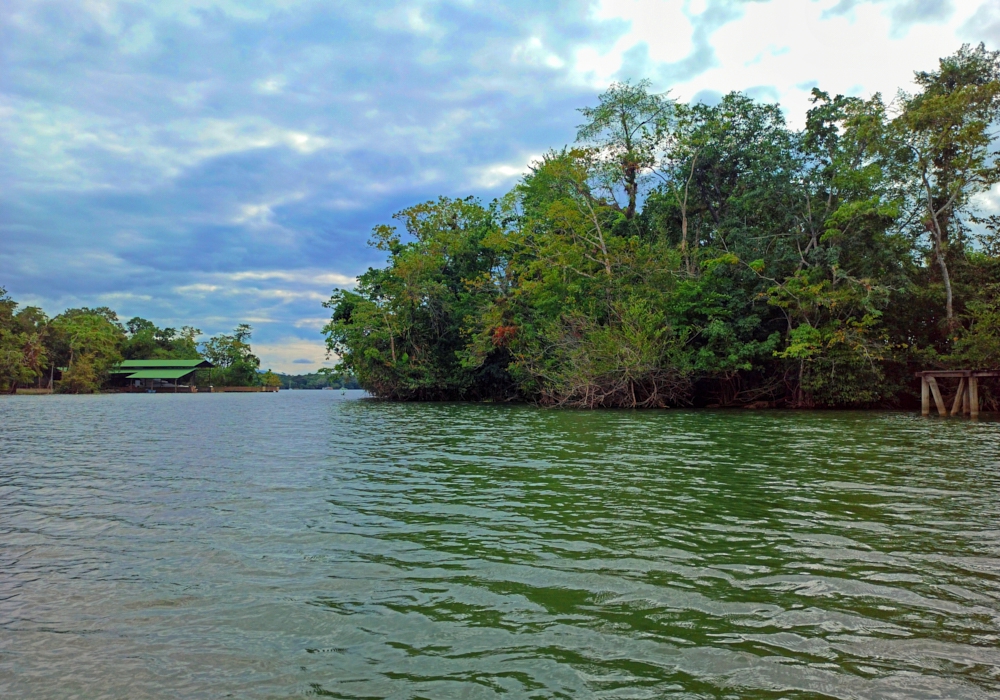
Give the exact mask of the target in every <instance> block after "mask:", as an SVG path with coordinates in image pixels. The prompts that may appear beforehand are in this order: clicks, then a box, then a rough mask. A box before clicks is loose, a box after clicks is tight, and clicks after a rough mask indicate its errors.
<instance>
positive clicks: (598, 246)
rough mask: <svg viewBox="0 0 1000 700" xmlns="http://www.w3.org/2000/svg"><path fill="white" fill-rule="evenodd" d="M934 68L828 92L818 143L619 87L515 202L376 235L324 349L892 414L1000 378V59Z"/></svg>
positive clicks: (583, 390)
mask: <svg viewBox="0 0 1000 700" xmlns="http://www.w3.org/2000/svg"><path fill="white" fill-rule="evenodd" d="M915 76H916V80H915V82H916V86H917V92H915V93H914V94H906V93H900V94H898V95H897V96H896V97H894V98H893V99H891V100H885V99H884V98H883V97H882V96H881V95H875V96H873V97H871V98H869V99H862V98H858V97H845V96H842V95H830V94H828V93H826V92H823V91H822V90H819V89H814V90H813V92H812V107H811V109H809V111H808V112H807V115H806V120H805V127H804V128H803V129H802V130H793V129H790V128H789V127H788V125H787V124H786V123H785V119H784V117H783V115H782V112H781V110H780V109H779V108H778V106H777V105H773V104H762V103H759V102H756V101H754V100H752V99H750V98H749V97H747V96H745V95H743V94H740V93H732V94H729V95H727V96H726V97H724V98H723V99H722V100H721V101H720V102H719V103H718V104H716V105H707V104H680V103H678V102H675V101H673V100H671V99H670V98H669V97H668V96H666V95H659V94H653V93H651V92H650V91H649V84H648V83H646V82H639V83H636V84H629V83H624V84H615V85H613V86H611V88H610V89H609V90H608V91H607V92H605V93H604V94H603V95H601V96H600V98H599V100H598V104H597V106H596V107H589V108H585V109H581V110H580V112H581V114H582V121H583V124H582V125H581V126H580V127H579V130H578V133H577V141H576V143H575V144H573V145H572V146H568V147H565V148H562V149H560V150H554V151H550V152H549V153H547V154H546V155H545V156H544V157H543V158H542V159H541V161H539V162H536V163H534V164H533V165H532V166H531V169H530V172H529V173H528V174H527V175H526V176H525V177H524V178H523V179H522V180H521V181H520V182H519V183H518V184H517V185H516V186H515V187H514V189H513V190H511V191H510V192H509V193H508V194H507V195H505V196H504V197H502V198H500V199H499V200H496V201H493V202H491V203H490V204H489V205H484V204H482V203H480V202H479V201H477V200H475V199H473V198H468V199H446V198H442V199H439V200H437V201H431V202H427V203H424V204H418V205H416V206H413V207H410V208H409V209H405V210H403V211H401V212H399V213H398V214H396V215H395V219H396V220H397V221H398V222H399V224H400V225H401V226H402V227H403V229H404V230H405V235H403V234H402V233H401V232H400V231H399V230H397V228H396V227H395V226H389V225H382V226H377V227H376V228H375V229H374V232H373V236H372V243H373V245H375V246H376V247H377V248H378V249H379V250H382V251H385V253H386V254H387V256H388V262H387V264H386V266H385V267H382V268H377V269H369V270H368V271H367V272H366V273H365V274H363V275H362V276H361V277H360V280H359V283H358V285H357V287H356V288H355V289H354V290H353V291H347V290H337V291H335V293H334V295H333V297H332V298H331V300H330V301H329V302H328V303H327V306H328V307H329V308H330V309H331V310H332V318H331V320H330V322H329V324H328V325H327V326H326V328H325V334H326V338H327V343H328V347H329V348H330V350H331V351H333V352H336V353H338V354H340V355H341V356H342V357H343V365H344V368H345V369H346V370H349V371H351V372H353V373H354V374H355V375H356V377H357V379H358V381H359V382H360V383H361V385H362V386H363V387H364V388H365V389H367V390H368V391H370V392H372V393H373V394H375V395H377V396H381V397H386V398H391V399H415V400H450V399H472V400H495V401H508V400H529V401H537V402H540V403H543V404H549V405H567V406H583V407H639V406H680V405H689V404H695V405H713V404H718V405H724V406H731V405H748V404H758V405H764V404H766V405H788V406H796V407H808V406H873V405H882V406H887V405H898V404H900V403H901V402H905V401H907V400H908V397H910V396H912V391H913V379H912V372H913V371H914V370H916V369H929V368H938V367H963V368H965V367H969V368H996V367H997V366H998V365H1000V235H998V232H1000V217H998V216H997V215H996V214H995V213H992V215H989V214H991V213H990V212H985V213H984V212H982V211H978V210H977V209H976V207H975V204H976V201H977V200H976V196H977V195H980V194H982V193H984V192H986V191H988V190H989V189H990V188H991V187H992V186H993V185H994V184H996V183H997V182H1000V168H998V162H997V154H996V151H995V150H994V149H995V141H994V139H995V138H996V129H997V126H998V121H1000V120H998V116H1000V60H998V53H997V52H991V51H987V50H986V49H985V47H984V46H983V45H979V46H978V47H971V46H968V45H966V46H963V47H962V48H961V49H960V50H959V51H958V52H957V53H955V54H954V55H953V56H949V57H948V58H945V59H942V60H941V61H940V62H939V66H938V68H937V69H936V70H934V71H930V72H918V73H916V74H915ZM988 400H990V401H993V400H994V399H993V397H989V399H988Z"/></svg>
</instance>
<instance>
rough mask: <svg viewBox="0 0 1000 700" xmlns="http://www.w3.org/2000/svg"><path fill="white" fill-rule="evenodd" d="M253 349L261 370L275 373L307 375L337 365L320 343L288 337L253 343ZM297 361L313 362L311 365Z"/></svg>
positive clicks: (335, 359)
mask: <svg viewBox="0 0 1000 700" xmlns="http://www.w3.org/2000/svg"><path fill="white" fill-rule="evenodd" d="M251 347H253V351H254V354H255V355H257V357H259V358H260V367H261V369H270V370H273V371H275V372H285V373H287V374H305V373H311V372H315V371H316V370H317V369H318V368H320V367H333V366H334V365H336V364H337V358H336V357H332V358H329V359H328V358H327V357H326V345H324V344H323V343H322V342H320V341H310V340H303V339H301V338H296V337H293V336H287V337H284V338H279V339H277V340H275V341H273V342H269V343H253V344H252V346H251ZM296 360H311V364H305V363H300V362H296Z"/></svg>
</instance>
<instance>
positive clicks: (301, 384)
mask: <svg viewBox="0 0 1000 700" xmlns="http://www.w3.org/2000/svg"><path fill="white" fill-rule="evenodd" d="M275 376H276V377H277V378H278V379H279V380H280V381H281V385H280V386H281V388H282V389H360V388H361V385H359V384H358V382H357V380H356V379H355V378H354V377H351V376H349V375H347V376H345V375H342V374H340V373H339V372H337V371H330V372H313V373H311V374H284V373H282V372H278V373H277V374H275Z"/></svg>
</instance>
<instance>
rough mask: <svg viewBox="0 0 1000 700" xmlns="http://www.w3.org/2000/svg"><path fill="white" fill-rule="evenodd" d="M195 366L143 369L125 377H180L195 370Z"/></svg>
mask: <svg viewBox="0 0 1000 700" xmlns="http://www.w3.org/2000/svg"><path fill="white" fill-rule="evenodd" d="M194 370H195V368H194V367H188V368H187V369H141V370H139V371H138V372H134V373H133V374H130V375H128V376H127V377H125V378H126V379H180V378H181V377H184V376H186V375H188V374H191V373H192V372H194Z"/></svg>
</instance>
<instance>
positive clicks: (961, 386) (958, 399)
mask: <svg viewBox="0 0 1000 700" xmlns="http://www.w3.org/2000/svg"><path fill="white" fill-rule="evenodd" d="M970 381H971V380H970ZM964 396H965V377H962V378H961V379H959V380H958V392H957V393H956V394H955V400H954V401H953V402H952V404H951V415H953V416H957V415H958V414H959V412H960V411H961V410H962V397H964Z"/></svg>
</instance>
